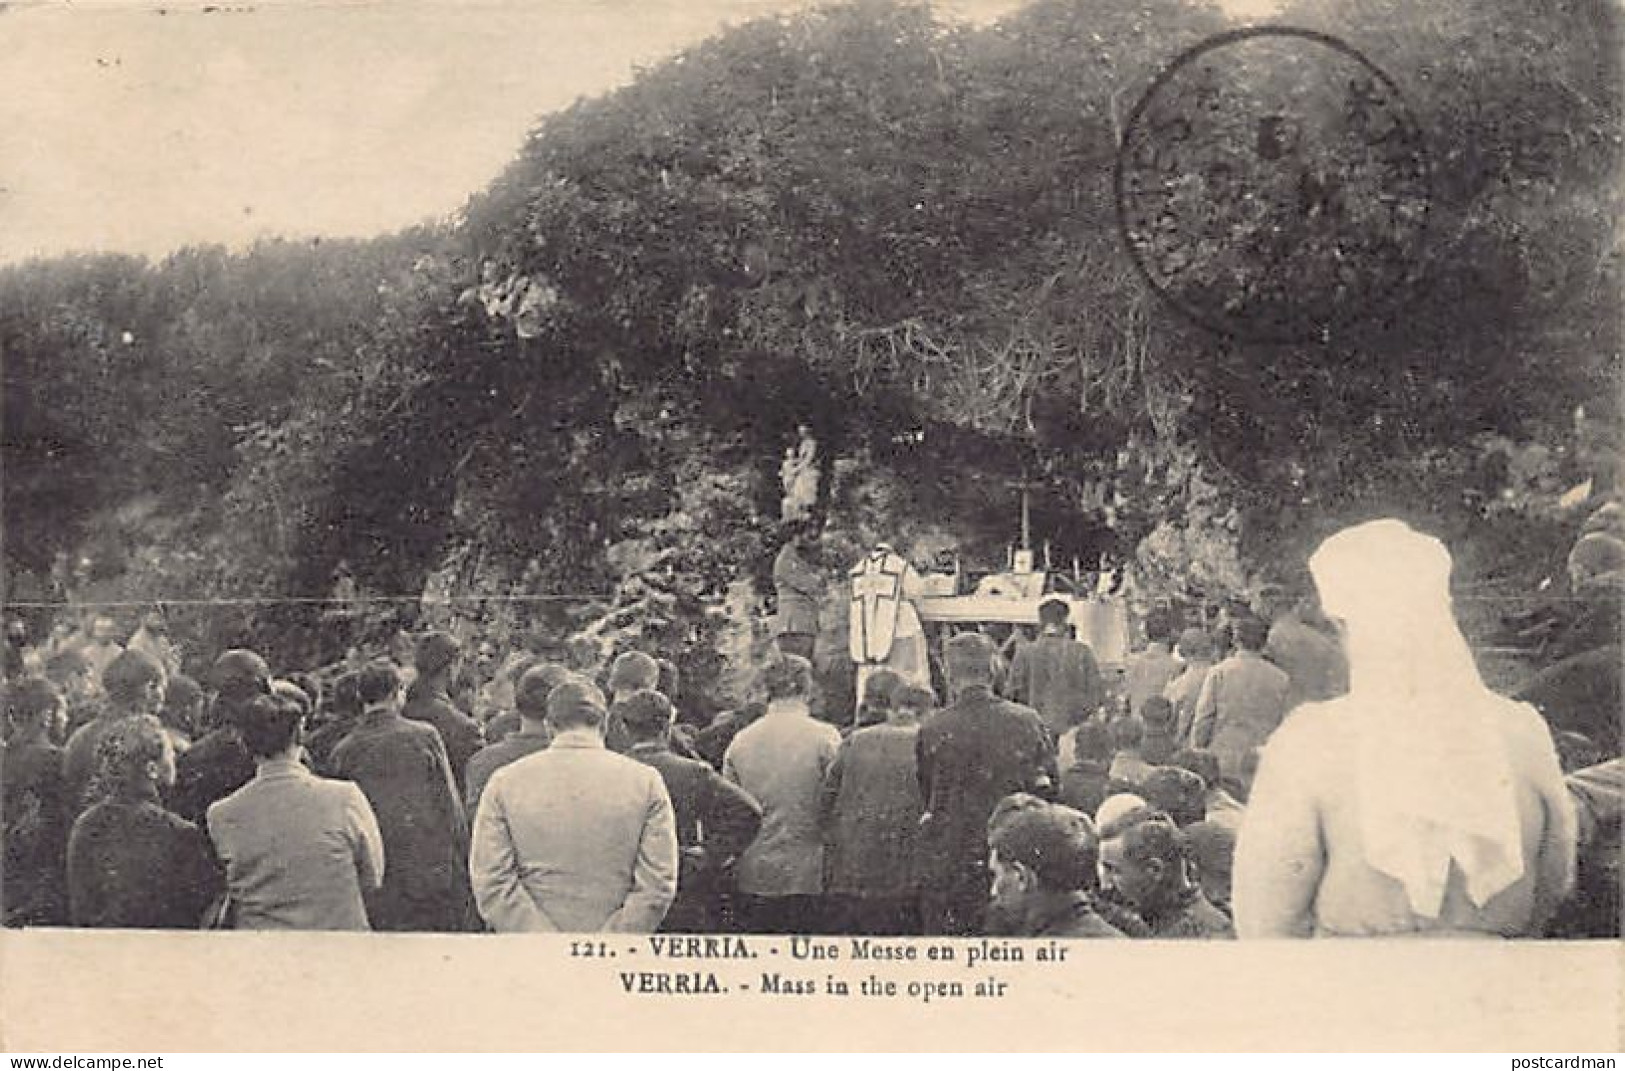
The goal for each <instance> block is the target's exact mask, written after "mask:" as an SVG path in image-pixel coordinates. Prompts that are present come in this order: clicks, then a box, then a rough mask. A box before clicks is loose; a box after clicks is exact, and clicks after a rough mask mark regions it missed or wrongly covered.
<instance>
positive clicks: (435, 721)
mask: <svg viewBox="0 0 1625 1071" xmlns="http://www.w3.org/2000/svg"><path fill="white" fill-rule="evenodd" d="M401 715H402V716H403V717H407V718H411V719H412V720H414V721H421V722H427V723H428V724H430V725H433V726H434V727H435V729H436V730H437V731H438V732H439V733H440V742H441V743H443V744H445V745H446V760H447V761H448V762H449V763H451V773H452V777H453V779H454V780H455V781H456V782H457V792H458V796H459V797H461V795H462V791H463V771H464V770H466V769H467V768H468V760H469V759H471V758H473V756H474V752H476V751H478V750H479V749H480V748H482V747H484V746H485V741H484V739H483V738H482V737H481V736H480V727H479V725H478V724H477V723H476V722H475V721H474V719H473V718H471V717H469V716H468V715H467V714H464V713H463V712H462V711H460V710H458V709H457V708H456V707H454V706H452V705H451V697H450V696H449V695H447V694H446V693H445V692H444V691H435V692H431V691H429V690H427V689H422V688H418V689H413V690H412V691H411V692H408V693H407V696H406V705H405V706H404V707H402V708H401Z"/></svg>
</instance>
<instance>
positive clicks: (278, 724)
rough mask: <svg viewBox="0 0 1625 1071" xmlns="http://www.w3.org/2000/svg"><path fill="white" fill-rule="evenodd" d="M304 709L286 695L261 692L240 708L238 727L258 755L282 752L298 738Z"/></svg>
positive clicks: (249, 746) (262, 756)
mask: <svg viewBox="0 0 1625 1071" xmlns="http://www.w3.org/2000/svg"><path fill="white" fill-rule="evenodd" d="M304 720H305V713H304V711H303V710H302V709H301V708H300V706H299V704H298V703H297V702H296V701H295V700H293V699H292V698H289V697H287V696H274V695H262V696H260V697H258V698H256V699H252V700H250V701H249V702H248V704H247V705H246V706H244V707H243V708H242V709H241V710H239V711H238V712H237V716H236V718H235V722H236V725H237V731H238V733H239V734H241V736H242V738H243V743H244V745H246V746H247V748H248V753H249V754H250V755H252V756H253V757H254V758H256V759H265V758H270V757H271V756H273V755H279V754H281V753H282V752H284V751H286V750H287V749H288V748H289V747H291V746H292V745H293V742H294V741H295V740H296V739H298V736H299V728H300V726H301V725H303V724H304Z"/></svg>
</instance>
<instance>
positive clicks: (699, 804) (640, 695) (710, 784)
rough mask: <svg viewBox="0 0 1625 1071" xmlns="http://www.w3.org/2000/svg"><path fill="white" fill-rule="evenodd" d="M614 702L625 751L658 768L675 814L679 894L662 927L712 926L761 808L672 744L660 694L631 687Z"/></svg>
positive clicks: (692, 929)
mask: <svg viewBox="0 0 1625 1071" xmlns="http://www.w3.org/2000/svg"><path fill="white" fill-rule="evenodd" d="M617 705H618V706H619V707H620V709H621V716H622V718H623V723H624V724H625V726H626V731H627V734H628V736H629V737H630V738H631V740H632V744H631V746H630V747H628V748H627V749H626V757H627V758H629V759H636V760H638V761H639V762H641V763H643V764H644V765H646V766H653V767H654V768H655V770H656V771H657V772H659V774H660V778H661V780H662V781H664V782H665V783H666V793H667V794H668V795H669V796H671V806H672V810H673V811H674V812H675V814H676V819H677V849H678V853H679V854H678V872H677V873H678V876H677V899H676V900H674V901H672V905H671V908H670V909H669V910H668V911H667V912H666V918H665V920H664V921H663V922H662V923H661V924H660V928H661V930H662V931H664V932H667V933H715V932H716V931H717V929H718V925H717V924H718V923H719V922H720V921H721V916H722V912H721V911H720V910H719V909H720V908H721V906H722V902H723V900H724V899H725V898H726V894H727V893H728V891H729V890H728V888H727V886H728V884H729V883H730V882H731V878H732V871H733V864H734V861H735V860H736V859H738V858H739V856H740V855H741V854H742V853H743V852H744V850H745V849H746V848H748V847H750V842H751V841H752V840H754V839H755V838H756V831H757V829H758V828H759V827H760V826H761V824H762V808H761V806H760V805H759V804H758V803H757V802H756V800H755V799H753V798H752V797H751V795H750V794H749V793H748V792H746V791H745V790H744V789H742V788H740V787H739V786H738V785H736V784H734V783H733V782H732V781H729V780H728V779H727V778H725V777H723V776H722V775H721V774H719V773H717V772H716V771H715V770H713V769H712V768H711V767H709V766H707V765H706V764H705V763H703V762H701V761H700V760H699V759H688V758H684V757H683V756H681V755H678V754H675V753H674V752H673V751H672V750H671V745H670V742H669V735H670V733H671V726H672V722H673V720H674V719H675V718H676V714H677V712H676V709H675V708H674V707H673V706H672V705H671V700H670V699H667V698H666V697H665V696H664V695H663V694H661V693H660V692H652V691H642V692H634V693H633V694H632V695H630V696H628V697H627V698H625V699H623V700H621V702H620V703H619V704H617Z"/></svg>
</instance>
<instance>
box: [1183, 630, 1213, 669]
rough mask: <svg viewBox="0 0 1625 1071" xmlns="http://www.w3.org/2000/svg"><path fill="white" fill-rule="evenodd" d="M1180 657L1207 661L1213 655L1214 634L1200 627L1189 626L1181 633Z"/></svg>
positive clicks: (1186, 659) (1188, 660)
mask: <svg viewBox="0 0 1625 1071" xmlns="http://www.w3.org/2000/svg"><path fill="white" fill-rule="evenodd" d="M1178 651H1179V657H1181V658H1183V659H1185V661H1187V662H1190V661H1206V660H1207V659H1209V658H1212V657H1213V636H1212V635H1211V634H1210V633H1209V632H1208V631H1207V630H1206V629H1200V628H1188V629H1186V630H1185V631H1184V632H1181V633H1180V634H1179V647H1178Z"/></svg>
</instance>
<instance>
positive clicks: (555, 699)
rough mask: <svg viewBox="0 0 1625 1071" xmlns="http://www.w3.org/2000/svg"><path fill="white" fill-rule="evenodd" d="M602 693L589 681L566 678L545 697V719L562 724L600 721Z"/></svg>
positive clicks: (602, 715)
mask: <svg viewBox="0 0 1625 1071" xmlns="http://www.w3.org/2000/svg"><path fill="white" fill-rule="evenodd" d="M603 717H604V693H603V692H600V691H599V690H598V686H597V685H596V684H593V683H592V682H590V681H584V680H579V679H575V680H567V681H565V682H564V683H563V684H561V685H559V686H558V687H556V688H554V689H553V691H552V692H550V693H549V694H548V697H547V719H548V720H549V721H553V722H560V723H563V724H575V723H581V722H589V721H602V720H603Z"/></svg>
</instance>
